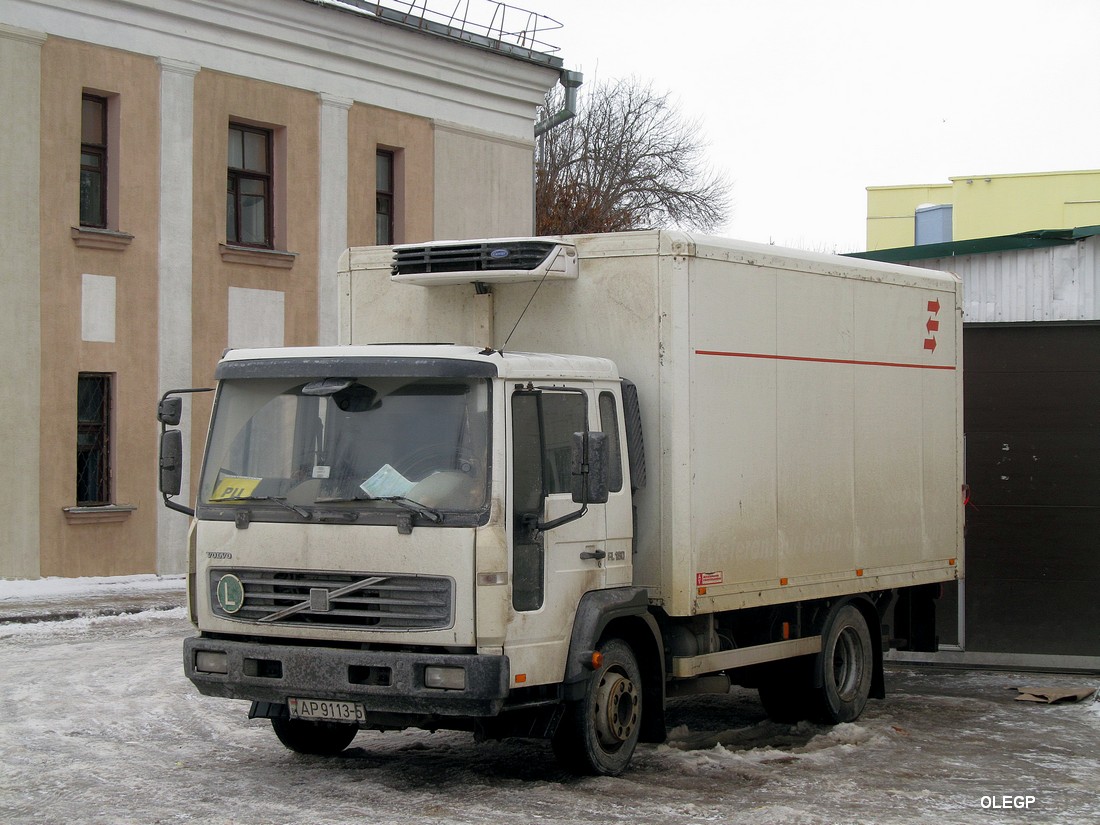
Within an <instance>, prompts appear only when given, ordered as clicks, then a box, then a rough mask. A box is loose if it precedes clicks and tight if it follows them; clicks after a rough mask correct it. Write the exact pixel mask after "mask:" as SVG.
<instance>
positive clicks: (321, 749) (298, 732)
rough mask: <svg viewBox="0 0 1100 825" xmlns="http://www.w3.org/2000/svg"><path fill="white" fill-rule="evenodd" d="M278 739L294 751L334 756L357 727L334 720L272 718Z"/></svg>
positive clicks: (351, 737)
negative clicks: (307, 720) (309, 720)
mask: <svg viewBox="0 0 1100 825" xmlns="http://www.w3.org/2000/svg"><path fill="white" fill-rule="evenodd" d="M271 727H272V728H274V730H275V735H276V736H278V737H279V741H280V742H282V743H283V744H284V745H286V746H287V747H288V748H290V749H291V750H292V751H294V752H296V753H305V754H309V755H311V756H334V755H336V754H338V753H340V751H342V750H344V748H346V747H347V746H348V745H350V744H351V740H352V739H354V738H355V734H357V733H358V732H359V728H357V727H355V725H341V724H338V723H336V722H306V721H305V720H302V719H272V720H271Z"/></svg>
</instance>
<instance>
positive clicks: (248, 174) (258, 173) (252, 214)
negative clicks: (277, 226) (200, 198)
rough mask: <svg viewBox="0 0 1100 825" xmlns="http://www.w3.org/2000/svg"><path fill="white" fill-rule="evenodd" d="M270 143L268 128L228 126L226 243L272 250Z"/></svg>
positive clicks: (235, 124)
mask: <svg viewBox="0 0 1100 825" xmlns="http://www.w3.org/2000/svg"><path fill="white" fill-rule="evenodd" d="M271 144H272V133H271V131H270V130H269V129H260V128H257V127H255V126H242V125H240V124H238V123H230V124H229V168H228V175H227V185H226V199H225V241H226V243H231V244H239V245H240V246H255V247H260V248H263V249H271V248H272V247H273V233H272V226H273V222H272V212H273V211H274V210H273V202H272V169H271V166H272V152H271Z"/></svg>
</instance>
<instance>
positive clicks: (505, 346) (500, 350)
mask: <svg viewBox="0 0 1100 825" xmlns="http://www.w3.org/2000/svg"><path fill="white" fill-rule="evenodd" d="M549 274H550V272H549V270H547V271H546V272H543V273H542V277H541V278H539V282H538V283H537V284H535V289H534V291H533V292H532V293H531V297H530V298H528V299H527V304H526V305H525V306H524V307H523V312H521V313H520V314H519V317H518V318H517V319H516V322H515V323H514V324H513V325H512V331H511V332H509V333H508V337H507V338H505V339H504V343H503V344H502V345H501V347H500V349H498V350H497V352H499V353H500V354H501V355H504V350H505V349H506V348H507V346H508V342H509V341H511V340H512V335H513V334H514V333H515V331H516V327H518V326H519V322H520V321H522V320H523V316H524V315H526V314H527V309H528V307H530V306H531V302H532V301H533V300H535V296H536V295H538V294H539V290H540V289H541V288H542V282H543V281H545V280H546V276H547V275H549Z"/></svg>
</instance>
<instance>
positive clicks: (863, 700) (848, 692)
mask: <svg viewBox="0 0 1100 825" xmlns="http://www.w3.org/2000/svg"><path fill="white" fill-rule="evenodd" d="M817 661H818V662H819V667H820V669H821V672H820V674H819V675H820V677H821V687H820V688H817V689H816V700H817V701H816V704H817V713H816V717H817V719H818V720H819V721H821V722H825V723H826V724H836V723H838V722H851V721H854V720H855V719H857V718H858V717H859V715H860V714H861V713H862V712H863V708H864V706H865V705H866V704H867V699H868V697H869V696H870V695H871V679H872V677H873V675H874V666H875V654H874V648H873V647H872V646H871V633H870V631H869V630H868V629H867V620H866V619H865V618H864V617H863V614H862V613H861V612H860V611H859V609H858V608H856V607H855V606H854V605H852V604H845V605H843V606H841V607H840V609H839V610H837V611H836V612H835V613H834V614H833V616H832V617H831V618H830V620H829V622H828V624H827V627H826V631H825V634H824V636H823V638H822V640H821V655H820V656H819V657H818V659H817ZM815 681H816V679H815Z"/></svg>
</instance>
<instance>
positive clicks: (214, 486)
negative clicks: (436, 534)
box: [199, 377, 489, 523]
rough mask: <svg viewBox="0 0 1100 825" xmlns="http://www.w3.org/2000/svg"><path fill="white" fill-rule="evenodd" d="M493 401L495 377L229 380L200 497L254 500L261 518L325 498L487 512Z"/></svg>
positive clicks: (249, 503) (332, 504)
mask: <svg viewBox="0 0 1100 825" xmlns="http://www.w3.org/2000/svg"><path fill="white" fill-rule="evenodd" d="M488 410H489V385H488V381H487V380H485V379H473V378H470V379H465V378H457V379H453V378H372V377H362V378H359V377H350V378H326V379H322V380H303V379H301V378H296V379H287V378H254V379H234V380H226V381H223V382H222V384H221V387H220V389H219V393H218V400H217V404H216V406H215V409H214V418H213V423H212V426H211V433H210V443H209V447H208V449H207V455H206V461H205V464H204V468H203V475H202V483H201V486H200V490H199V503H200V506H205V507H208V508H235V507H247V508H248V509H249V510H250V511H251V513H252V518H253V519H254V520H256V519H261V518H266V517H270V518H272V519H273V520H277V519H286V518H296V517H300V518H309V517H310V515H311V514H312V513H313V512H314V511H315V508H323V509H324V510H325V511H332V510H334V509H335V510H340V511H346V510H358V511H362V512H364V513H365V512H379V513H390V514H392V513H400V512H406V513H407V512H410V511H411V512H414V513H417V514H418V515H419V516H421V517H422V518H423V519H424V520H426V521H430V522H432V523H440V522H443V521H452V519H447V518H446V514H447V513H467V514H470V513H480V512H481V511H483V510H484V509H485V508H486V507H487V503H488V475H487V465H488V454H489V453H488V445H489V413H488ZM287 505H291V506H289V507H288V506H287ZM207 513H208V514H210V511H209V510H208V511H207ZM353 518H357V517H353ZM351 520H353V519H352V518H349V519H348V521H351Z"/></svg>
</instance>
